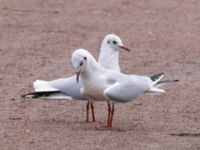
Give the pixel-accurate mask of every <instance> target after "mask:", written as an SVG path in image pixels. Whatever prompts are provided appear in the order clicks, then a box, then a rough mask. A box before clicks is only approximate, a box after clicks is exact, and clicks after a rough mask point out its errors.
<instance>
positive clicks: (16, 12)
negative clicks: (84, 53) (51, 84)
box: [0, 0, 200, 150]
mask: <svg viewBox="0 0 200 150" xmlns="http://www.w3.org/2000/svg"><path fill="white" fill-rule="evenodd" d="M0 4H1V5H0V54H1V55H0V63H1V67H0V71H1V74H0V87H1V89H0V92H1V94H0V114H1V115H0V135H1V136H0V149H6V150H15V149H19V150H27V149H34V150H36V149H37V150H39V149H59V150H64V149H67V150H69V149H72V150H74V149H91V150H92V149H99V150H102V149H105V150H106V149H127V150H129V149H134V150H199V149H200V86H199V85H200V81H199V77H200V59H199V58H200V9H199V7H200V1H199V0H190V1H189V0H176V1H175V0H166V1H164V0H163V1H161V0H151V1H146V0H133V1H128V0H123V1H122V0H109V1H104V2H103V1H101V2H100V1H98V2H97V1H91V0H85V1H78V0H68V1H65V0H52V1H44V0H20V1H12V0H10V1H8V0H0ZM108 33H115V34H117V35H119V36H120V37H121V38H122V39H123V43H124V44H125V45H127V47H130V48H131V49H132V52H131V53H129V54H128V53H125V52H123V53H122V52H121V56H120V64H121V67H122V71H123V72H125V73H137V74H149V75H151V74H153V73H156V72H165V73H166V78H169V79H180V82H179V83H177V84H175V85H169V86H168V87H167V89H166V90H167V93H166V94H163V95H159V96H149V95H144V96H141V97H140V98H138V99H137V100H135V101H134V102H131V103H127V104H118V105H117V106H116V113H115V119H114V128H113V131H103V132H101V131H97V130H96V128H95V127H96V126H98V125H100V124H102V123H104V122H105V119H106V115H107V111H106V104H104V103H95V106H96V115H97V120H98V121H97V123H94V124H85V123H83V121H84V117H85V114H84V113H85V102H80V101H45V100H42V99H40V100H34V101H24V100H23V99H21V98H20V95H22V94H24V93H27V92H30V91H32V90H33V89H32V82H33V81H34V80H35V79H44V80H52V79H56V78H60V77H65V76H70V75H72V74H73V72H74V70H73V68H72V65H71V62H70V56H71V53H72V51H73V50H75V49H76V48H86V49H88V50H90V51H91V52H92V53H93V54H94V55H95V56H96V57H97V56H98V52H99V47H100V42H101V40H102V39H103V37H104V36H105V35H106V34H108Z"/></svg>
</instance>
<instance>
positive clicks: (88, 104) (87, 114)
mask: <svg viewBox="0 0 200 150" xmlns="http://www.w3.org/2000/svg"><path fill="white" fill-rule="evenodd" d="M89 109H90V102H89V101H88V102H87V104H86V120H85V122H86V123H89V122H90V121H89Z"/></svg>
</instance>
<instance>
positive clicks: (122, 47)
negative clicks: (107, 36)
mask: <svg viewBox="0 0 200 150" xmlns="http://www.w3.org/2000/svg"><path fill="white" fill-rule="evenodd" d="M119 47H120V48H121V49H124V50H126V51H127V52H130V49H129V48H127V47H125V46H119Z"/></svg>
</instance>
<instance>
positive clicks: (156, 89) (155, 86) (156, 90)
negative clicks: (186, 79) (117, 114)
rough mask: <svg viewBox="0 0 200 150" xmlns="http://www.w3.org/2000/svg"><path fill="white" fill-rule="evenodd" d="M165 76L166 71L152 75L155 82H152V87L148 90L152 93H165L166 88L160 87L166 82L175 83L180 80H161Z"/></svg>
mask: <svg viewBox="0 0 200 150" xmlns="http://www.w3.org/2000/svg"><path fill="white" fill-rule="evenodd" d="M163 77H164V73H159V74H156V75H153V76H151V77H150V78H151V80H152V81H153V84H152V88H150V89H149V90H148V92H150V93H165V90H164V89H161V88H160V87H162V86H163V85H165V84H166V83H174V82H178V81H179V80H164V81H160V80H161V79H162V78H163Z"/></svg>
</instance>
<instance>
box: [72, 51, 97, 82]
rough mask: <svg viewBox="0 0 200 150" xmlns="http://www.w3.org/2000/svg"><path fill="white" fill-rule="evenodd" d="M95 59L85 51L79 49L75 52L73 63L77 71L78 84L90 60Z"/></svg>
mask: <svg viewBox="0 0 200 150" xmlns="http://www.w3.org/2000/svg"><path fill="white" fill-rule="evenodd" d="M92 59H94V58H93V56H92V55H91V54H90V53H89V52H88V51H87V50H85V49H77V50H75V51H74V52H73V54H72V57H71V62H72V64H73V66H74V68H75V69H76V72H77V73H76V75H77V78H76V79H77V82H78V81H79V75H80V73H81V72H83V71H85V70H86V67H87V64H88V61H89V60H92Z"/></svg>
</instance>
